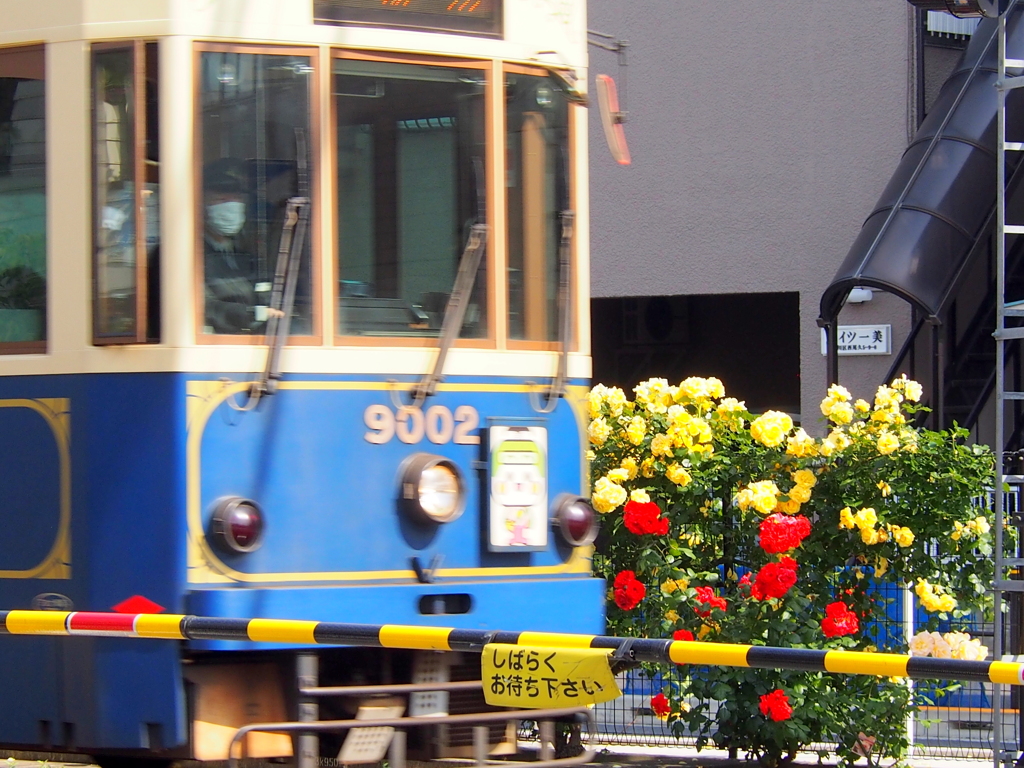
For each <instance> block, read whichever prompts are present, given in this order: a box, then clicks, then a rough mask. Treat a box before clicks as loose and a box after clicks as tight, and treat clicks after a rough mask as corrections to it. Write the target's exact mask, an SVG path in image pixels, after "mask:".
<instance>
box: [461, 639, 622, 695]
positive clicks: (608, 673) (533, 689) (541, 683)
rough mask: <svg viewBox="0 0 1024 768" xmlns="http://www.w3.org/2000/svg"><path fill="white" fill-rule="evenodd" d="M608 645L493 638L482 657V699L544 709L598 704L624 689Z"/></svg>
mask: <svg viewBox="0 0 1024 768" xmlns="http://www.w3.org/2000/svg"><path fill="white" fill-rule="evenodd" d="M610 655H611V649H610V648H539V647H533V648H531V647H524V646H521V645H502V644H500V643H491V644H489V645H486V646H484V652H483V655H482V658H481V663H482V665H483V669H482V678H481V679H482V680H483V683H484V698H485V699H486V700H487V703H488V704H490V705H492V706H496V707H519V708H522V709H545V708H549V707H573V706H582V705H585V704H600V703H601V702H603V701H611V700H612V699H617V698H618V697H619V696H621V695H622V694H621V693H620V692H619V686H618V685H616V684H615V676H614V675H613V674H612V670H611V666H610V664H609V660H608V657H609V656H610Z"/></svg>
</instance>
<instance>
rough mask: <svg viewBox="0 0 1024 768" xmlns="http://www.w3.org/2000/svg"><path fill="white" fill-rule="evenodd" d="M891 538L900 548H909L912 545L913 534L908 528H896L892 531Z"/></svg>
mask: <svg viewBox="0 0 1024 768" xmlns="http://www.w3.org/2000/svg"><path fill="white" fill-rule="evenodd" d="M892 538H893V541H895V542H896V543H897V544H899V545H900V546H901V547H909V546H911V545H912V544H913V543H914V532H913V531H912V530H910V529H909V528H901V527H899V526H896V527H895V528H894V529H893V531H892Z"/></svg>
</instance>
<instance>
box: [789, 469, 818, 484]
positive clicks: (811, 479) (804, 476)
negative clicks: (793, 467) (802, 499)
mask: <svg viewBox="0 0 1024 768" xmlns="http://www.w3.org/2000/svg"><path fill="white" fill-rule="evenodd" d="M790 477H791V478H793V482H794V483H796V484H797V485H802V486H804V487H806V488H813V487H814V486H815V485H816V484H817V483H818V478H817V477H816V476H815V474H814V472H812V471H811V470H809V469H798V470H797V471H796V472H793V473H792V474H790Z"/></svg>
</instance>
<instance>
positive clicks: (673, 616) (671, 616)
mask: <svg viewBox="0 0 1024 768" xmlns="http://www.w3.org/2000/svg"><path fill="white" fill-rule="evenodd" d="M665 621H669V622H672V623H673V624H675V623H676V622H677V621H679V614H678V613H676V612H675V611H674V610H672V609H669V610H667V611H665Z"/></svg>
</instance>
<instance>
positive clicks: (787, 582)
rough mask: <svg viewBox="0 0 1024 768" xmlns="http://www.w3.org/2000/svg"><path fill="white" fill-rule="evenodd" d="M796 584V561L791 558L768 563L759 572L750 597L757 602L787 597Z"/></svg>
mask: <svg viewBox="0 0 1024 768" xmlns="http://www.w3.org/2000/svg"><path fill="white" fill-rule="evenodd" d="M794 584H796V560H794V559H793V558H791V557H783V558H782V560H781V561H780V562H778V563H768V564H767V565H766V566H765V567H764V568H762V569H761V570H760V571H758V572H757V578H756V579H755V581H754V584H753V586H752V587H751V588H750V596H751V597H753V598H754V599H755V600H767V599H768V598H769V597H785V595H786V593H787V592H789V590H790V588H791V587H792V586H793V585H794Z"/></svg>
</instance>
